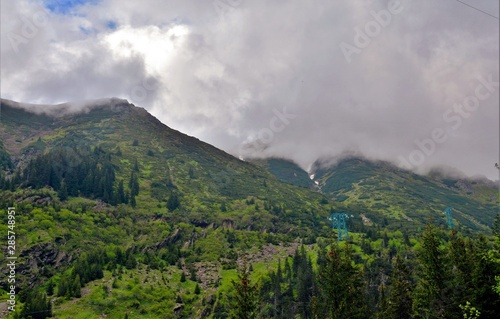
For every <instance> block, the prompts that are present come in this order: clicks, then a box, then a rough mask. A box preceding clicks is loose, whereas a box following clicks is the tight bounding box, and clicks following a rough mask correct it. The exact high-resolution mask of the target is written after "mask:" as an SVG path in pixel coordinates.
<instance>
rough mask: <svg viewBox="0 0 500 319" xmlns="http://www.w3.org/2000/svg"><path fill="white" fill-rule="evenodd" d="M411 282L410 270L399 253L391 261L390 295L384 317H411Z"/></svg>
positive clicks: (389, 318) (398, 318) (405, 318)
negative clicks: (392, 261)
mask: <svg viewBox="0 0 500 319" xmlns="http://www.w3.org/2000/svg"><path fill="white" fill-rule="evenodd" d="M413 287H414V285H413V283H412V280H411V271H410V268H409V267H408V265H406V263H405V261H404V259H403V258H402V257H401V256H400V255H396V258H395V259H394V263H393V273H392V278H391V286H390V288H391V290H390V291H391V295H390V297H389V299H388V302H387V308H386V312H385V316H384V318H387V319H410V318H412V306H413V300H412V295H411V294H412V291H413Z"/></svg>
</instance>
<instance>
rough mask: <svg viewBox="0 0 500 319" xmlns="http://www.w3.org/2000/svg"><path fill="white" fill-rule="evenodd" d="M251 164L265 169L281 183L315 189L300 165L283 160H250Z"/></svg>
mask: <svg viewBox="0 0 500 319" xmlns="http://www.w3.org/2000/svg"><path fill="white" fill-rule="evenodd" d="M250 162H252V163H255V164H257V165H260V166H263V167H265V168H266V169H267V170H268V171H269V172H270V173H271V174H273V175H274V176H276V177H277V178H278V179H279V180H280V181H282V182H285V183H288V184H292V185H297V186H301V187H306V188H314V187H315V184H314V182H313V181H312V180H311V179H310V178H309V175H308V174H307V172H306V171H304V170H303V169H302V168H301V167H300V166H299V165H297V164H296V163H294V162H293V161H290V160H287V159H283V158H266V159H250Z"/></svg>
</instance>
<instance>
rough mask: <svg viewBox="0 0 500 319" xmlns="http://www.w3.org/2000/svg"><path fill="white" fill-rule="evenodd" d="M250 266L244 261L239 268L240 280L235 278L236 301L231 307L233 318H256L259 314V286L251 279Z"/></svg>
mask: <svg viewBox="0 0 500 319" xmlns="http://www.w3.org/2000/svg"><path fill="white" fill-rule="evenodd" d="M250 275H251V272H250V267H248V265H247V264H246V262H244V263H243V265H242V266H241V267H240V268H239V269H238V280H237V281H235V280H233V281H232V283H233V288H234V290H235V292H234V302H233V305H232V307H231V308H232V309H231V318H234V319H255V318H257V314H258V310H259V309H258V306H259V302H258V286H257V284H254V283H252V281H251V280H250Z"/></svg>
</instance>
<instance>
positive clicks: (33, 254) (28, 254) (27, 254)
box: [2, 243, 72, 288]
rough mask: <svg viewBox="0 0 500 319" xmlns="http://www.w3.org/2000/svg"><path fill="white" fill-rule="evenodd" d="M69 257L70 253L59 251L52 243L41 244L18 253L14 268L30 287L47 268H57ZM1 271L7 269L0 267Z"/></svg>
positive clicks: (4, 271) (66, 263) (68, 260)
mask: <svg viewBox="0 0 500 319" xmlns="http://www.w3.org/2000/svg"><path fill="white" fill-rule="evenodd" d="M71 259H72V257H71V256H70V255H68V254H67V253H65V252H63V251H60V250H59V249H58V248H57V247H56V246H55V245H54V244H52V243H50V244H49V243H48V244H41V245H36V246H33V247H31V248H30V249H28V250H25V251H23V252H22V253H21V254H20V256H19V258H18V265H17V269H16V270H17V273H18V274H20V275H21V276H20V277H22V279H24V280H23V281H24V283H25V285H26V286H28V287H31V288H32V287H33V286H34V285H35V283H36V282H37V280H38V277H39V276H41V275H42V274H44V272H45V271H48V268H52V269H57V268H60V267H62V266H65V265H68V264H69V263H70V262H71ZM2 272H3V273H7V269H5V268H2ZM18 278H19V277H18ZM19 279H21V278H19Z"/></svg>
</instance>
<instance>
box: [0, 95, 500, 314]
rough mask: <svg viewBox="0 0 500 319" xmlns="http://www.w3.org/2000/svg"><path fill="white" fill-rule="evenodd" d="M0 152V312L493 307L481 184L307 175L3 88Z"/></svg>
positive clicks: (346, 168) (130, 113) (374, 174)
mask: <svg viewBox="0 0 500 319" xmlns="http://www.w3.org/2000/svg"><path fill="white" fill-rule="evenodd" d="M60 107H63V109H64V106H60ZM0 164H1V167H2V168H1V173H0V189H1V191H0V216H1V219H2V221H3V222H2V223H1V225H0V232H1V233H2V234H7V233H8V231H9V230H11V231H14V232H15V241H16V242H15V249H14V250H13V251H14V254H13V255H15V256H16V257H18V259H17V261H16V263H17V264H16V274H15V295H16V298H17V299H16V301H17V303H16V305H15V307H16V311H15V312H9V311H8V309H7V307H8V306H9V303H7V300H8V299H9V298H10V297H9V295H8V294H7V292H10V286H9V284H8V283H7V281H6V280H2V284H3V286H2V289H3V290H2V291H1V292H2V294H1V296H2V297H1V298H2V299H0V311H2V316H4V315H5V316H8V317H9V318H30V317H31V318H33V319H38V318H47V317H53V318H101V317H107V318H120V319H122V318H285V317H286V318H464V315H466V316H467V317H465V318H495V317H496V316H497V315H498V313H499V312H498V309H499V307H500V305H499V301H500V295H499V293H500V286H499V282H500V255H499V249H500V238H499V237H498V236H499V234H500V218H499V217H498V215H497V218H496V221H495V224H494V227H493V219H494V217H495V212H496V209H497V208H498V206H496V205H497V204H498V202H496V200H497V199H498V198H495V197H494V198H493V200H491V196H494V195H495V193H494V191H493V192H492V191H491V187H490V186H487V187H483V188H481V189H480V187H478V188H475V189H476V190H477V191H476V192H475V193H474V194H462V193H461V190H460V189H458V190H456V189H453V188H454V187H453V185H455V184H456V182H455V183H452V184H450V185H451V186H452V187H448V186H446V185H444V186H443V184H442V183H441V182H440V181H438V180H436V179H434V180H431V179H429V178H427V177H420V176H418V175H414V174H411V173H409V172H405V171H403V172H399V171H397V170H391V169H388V168H386V169H385V172H387V174H386V175H384V174H382V173H381V168H380V166H377V165H379V164H374V163H371V162H365V161H361V160H351V161H344V162H342V164H339V165H337V166H328V167H327V166H324V167H321V168H318V170H317V171H316V172H315V177H314V181H317V182H318V183H317V184H318V187H316V186H315V185H316V183H314V181H312V180H310V179H309V178H308V176H307V173H306V172H305V171H303V170H301V169H300V167H298V166H297V165H295V164H293V163H291V162H286V161H285V163H283V162H281V160H278V159H272V160H265V161H262V162H256V164H257V165H256V164H253V163H249V162H244V161H241V160H238V159H236V158H234V157H233V156H231V155H229V154H227V153H225V152H223V151H220V150H218V149H216V148H214V147H212V146H211V145H208V144H206V143H203V142H201V141H199V140H197V139H195V138H193V137H189V136H186V135H184V134H182V133H180V132H177V131H175V130H173V129H170V128H168V127H167V126H165V125H163V124H161V123H160V122H159V121H158V120H157V119H155V118H154V117H153V116H151V115H150V114H148V113H147V112H146V111H145V110H143V109H140V108H137V107H135V106H133V105H131V104H129V103H128V102H126V101H123V100H117V99H112V100H110V101H107V102H106V103H104V102H103V103H101V104H97V105H95V106H94V107H93V108H91V109H88V110H87V112H84V113H81V114H64V113H62V112H61V115H60V116H49V115H40V114H39V115H37V114H34V113H30V112H27V111H25V110H23V109H21V108H19V106H18V105H16V104H15V103H13V102H10V101H5V100H2V117H1V126H0ZM264 167H266V168H267V169H266V168H264ZM389 177H390V178H389ZM389 180H391V181H395V182H394V183H396V186H395V187H386V184H385V183H386V182H388V181H389ZM448 183H451V182H448ZM294 184H296V185H294ZM445 184H446V183H445ZM481 187H482V186H481ZM455 188H456V187H455ZM424 193H425V194H428V196H427V197H426V196H423V197H421V198H420V199H418V202H416V201H417V200H416V198H419V196H422V195H421V194H424ZM407 194H412V196H413V197H408V196H407ZM431 194H432V196H431ZM492 194H493V195H492ZM342 196H344V197H345V198H343V197H342ZM450 203H451V204H450ZM449 205H453V206H454V208H455V210H453V218H454V219H455V226H454V229H449V228H448V226H447V225H446V223H445V220H446V219H445V216H444V214H443V210H444V209H445V208H446V207H447V206H449ZM9 207H14V208H15V218H12V217H9V216H12V215H13V213H12V211H13V210H11V209H9ZM473 208H474V209H473ZM336 212H345V213H346V214H348V215H349V216H352V217H350V218H349V219H348V220H347V225H346V226H347V228H348V230H349V239H348V240H345V241H341V242H338V241H337V230H336V229H334V228H333V227H332V223H331V221H330V220H329V219H328V217H329V216H330V214H332V213H336ZM13 219H14V220H15V226H12V225H13V224H12V223H11V224H9V223H8V221H9V220H13ZM9 226H11V227H10V228H9ZM490 226H492V227H493V233H492V231H491V229H490V228H489V227H490ZM2 244H3V246H4V249H2V251H1V252H0V254H1V257H2V258H1V259H2V260H6V257H8V253H7V251H8V249H7V243H6V242H5V241H4V242H2ZM9 245H10V244H9ZM0 269H1V273H2V276H3V278H7V276H8V274H9V269H8V268H7V263H2V265H1V266H0ZM476 314H479V317H478V316H476Z"/></svg>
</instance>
